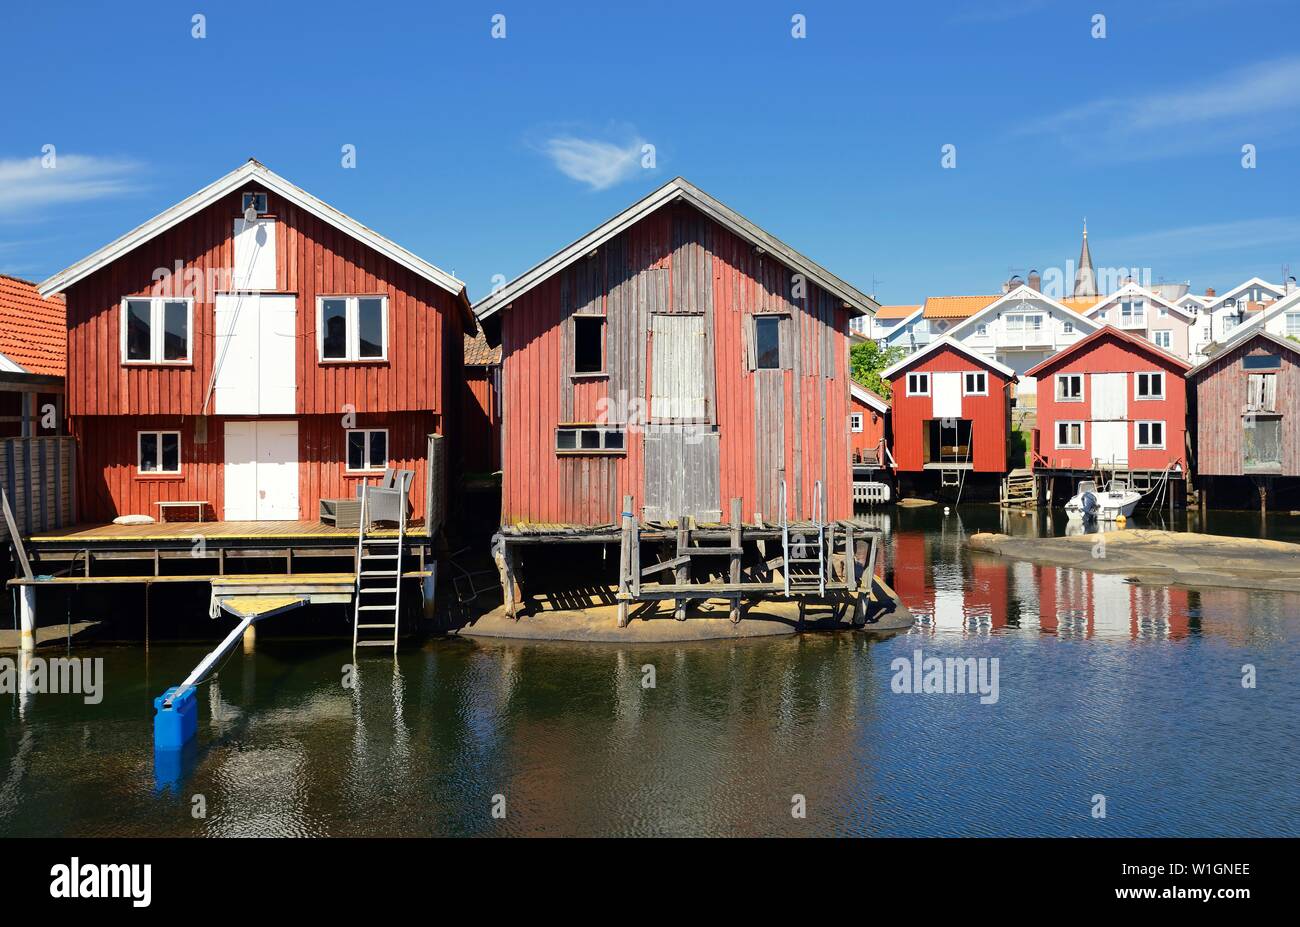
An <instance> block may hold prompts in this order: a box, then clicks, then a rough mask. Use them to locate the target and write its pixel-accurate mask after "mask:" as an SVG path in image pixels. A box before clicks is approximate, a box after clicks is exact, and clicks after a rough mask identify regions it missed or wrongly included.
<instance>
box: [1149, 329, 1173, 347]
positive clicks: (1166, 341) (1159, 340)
mask: <svg viewBox="0 0 1300 927" xmlns="http://www.w3.org/2000/svg"><path fill="white" fill-rule="evenodd" d="M1152 335H1154V337H1155V343H1156V347H1157V348H1168V347H1170V346H1171V345H1173V343H1174V333H1173V332H1171V331H1168V330H1165V329H1162V330H1160V331H1158V332H1152Z"/></svg>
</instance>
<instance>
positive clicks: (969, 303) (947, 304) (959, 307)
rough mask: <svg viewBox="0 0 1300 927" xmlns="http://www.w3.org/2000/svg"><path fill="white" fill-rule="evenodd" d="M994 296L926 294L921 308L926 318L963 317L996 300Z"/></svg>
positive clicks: (922, 314) (967, 316)
mask: <svg viewBox="0 0 1300 927" xmlns="http://www.w3.org/2000/svg"><path fill="white" fill-rule="evenodd" d="M997 298H998V297H997V296H996V295H994V296H928V297H926V300H925V304H924V306H923V307H922V310H921V316H922V317H923V318H927V319H965V318H969V317H970V316H971V315H973V314H974V313H976V312H979V311H980V310H981V309H983V308H984V307H985V306H987V305H988V304H989V303H991V302H993V301H994V300H996V299H997Z"/></svg>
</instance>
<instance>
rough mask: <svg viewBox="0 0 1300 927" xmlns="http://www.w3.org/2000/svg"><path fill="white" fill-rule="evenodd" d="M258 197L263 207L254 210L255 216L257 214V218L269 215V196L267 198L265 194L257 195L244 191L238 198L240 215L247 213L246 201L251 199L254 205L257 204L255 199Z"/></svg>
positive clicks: (251, 191) (253, 192)
mask: <svg viewBox="0 0 1300 927" xmlns="http://www.w3.org/2000/svg"><path fill="white" fill-rule="evenodd" d="M259 196H260V197H261V198H262V203H263V207H262V208H261V209H256V210H255V211H256V212H257V214H258V215H259V216H264V215H266V214H267V213H269V212H270V211H271V209H270V206H271V198H270V196H268V195H267V194H265V193H258V192H255V191H253V190H245V191H244V194H243V196H241V197H240V200H239V202H240V209H239V211H240V212H241V213H245V212H248V201H249V199H252V200H253V202H254V203H256V202H257V199H256V198H257V197H259Z"/></svg>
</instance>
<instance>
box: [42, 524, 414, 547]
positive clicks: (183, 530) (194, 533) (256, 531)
mask: <svg viewBox="0 0 1300 927" xmlns="http://www.w3.org/2000/svg"><path fill="white" fill-rule="evenodd" d="M370 533H371V534H372V535H377V536H380V537H383V536H391V537H396V536H397V529H396V528H393V529H391V530H379V531H372V532H370ZM196 537H202V538H203V539H204V540H205V541H208V542H211V541H215V540H221V539H228V540H280V541H295V540H321V539H339V538H346V539H349V540H352V541H355V540H356V538H357V531H356V529H355V528H336V527H334V526H333V525H327V524H324V523H323V522H319V521H164V522H155V523H153V524H149V525H93V524H90V525H74V526H73V527H71V528H58V529H55V530H52V531H41V532H38V533H35V534H32V535H31V536H30V537H29V538H28V539H27V540H28V542H29V543H32V544H49V543H68V542H73V543H77V542H87V543H92V544H98V543H111V542H115V541H121V542H131V543H137V544H139V543H145V544H147V543H149V542H151V541H184V542H186V543H190V542H192V541H193V540H194V539H195V538H196ZM418 537H423V536H422V535H420V536H418Z"/></svg>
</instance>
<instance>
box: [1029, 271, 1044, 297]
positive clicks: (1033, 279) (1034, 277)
mask: <svg viewBox="0 0 1300 927" xmlns="http://www.w3.org/2000/svg"><path fill="white" fill-rule="evenodd" d="M1029 288H1030V289H1031V290H1034V291H1036V292H1039V293H1041V292H1043V275H1042V274H1040V273H1039V272H1038V271H1036V270H1031V271H1030V272H1029Z"/></svg>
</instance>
